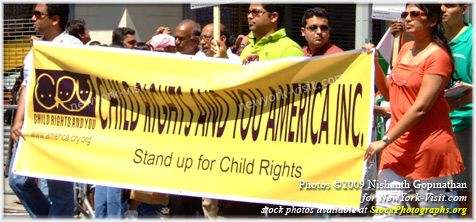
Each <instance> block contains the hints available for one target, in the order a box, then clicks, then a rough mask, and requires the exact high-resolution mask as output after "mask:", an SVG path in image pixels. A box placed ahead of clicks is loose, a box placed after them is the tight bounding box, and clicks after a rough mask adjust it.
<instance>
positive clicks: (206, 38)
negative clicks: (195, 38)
mask: <svg viewBox="0 0 476 222" xmlns="http://www.w3.org/2000/svg"><path fill="white" fill-rule="evenodd" d="M202 40H204V41H205V42H210V41H212V40H213V36H211V35H201V36H200V41H202Z"/></svg>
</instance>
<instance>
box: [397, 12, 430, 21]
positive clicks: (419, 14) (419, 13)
mask: <svg viewBox="0 0 476 222" xmlns="http://www.w3.org/2000/svg"><path fill="white" fill-rule="evenodd" d="M408 15H410V17H411V18H415V17H418V16H425V15H426V14H425V13H424V12H420V11H410V12H402V15H401V17H402V19H405V18H407V17H408Z"/></svg>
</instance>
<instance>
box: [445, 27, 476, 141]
mask: <svg viewBox="0 0 476 222" xmlns="http://www.w3.org/2000/svg"><path fill="white" fill-rule="evenodd" d="M466 25H468V28H466V30H464V32H463V33H461V35H459V36H458V38H456V39H453V41H451V42H450V43H449V45H450V47H451V51H452V53H453V58H454V60H455V69H456V72H457V78H461V81H463V82H465V83H469V84H473V27H472V26H471V23H467V24H466ZM450 117H451V122H452V123H453V131H455V132H458V131H462V130H464V129H466V128H468V127H471V125H472V121H473V104H472V103H471V104H468V105H465V106H463V107H461V108H459V109H457V110H455V111H454V112H452V113H450Z"/></svg>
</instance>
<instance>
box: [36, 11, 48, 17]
mask: <svg viewBox="0 0 476 222" xmlns="http://www.w3.org/2000/svg"><path fill="white" fill-rule="evenodd" d="M45 15H46V16H48V14H45V13H43V12H40V11H34V12H33V16H35V18H36V19H41V18H43V16H45Z"/></svg>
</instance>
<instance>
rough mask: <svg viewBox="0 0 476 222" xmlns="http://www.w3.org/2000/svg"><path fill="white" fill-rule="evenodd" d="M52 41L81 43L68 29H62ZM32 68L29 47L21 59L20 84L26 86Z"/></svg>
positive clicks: (31, 53)
mask: <svg viewBox="0 0 476 222" xmlns="http://www.w3.org/2000/svg"><path fill="white" fill-rule="evenodd" d="M51 42H54V43H59V44H70V45H83V43H82V42H81V40H79V39H78V38H76V37H74V36H72V35H70V34H69V33H68V31H66V30H65V31H64V32H62V33H61V34H59V35H58V36H56V37H55V38H54V39H53V41H51ZM32 69H33V49H31V50H30V51H29V52H28V54H27V55H26V57H25V60H23V82H22V85H24V86H26V85H27V84H28V81H29V77H30V73H31V70H32Z"/></svg>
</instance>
